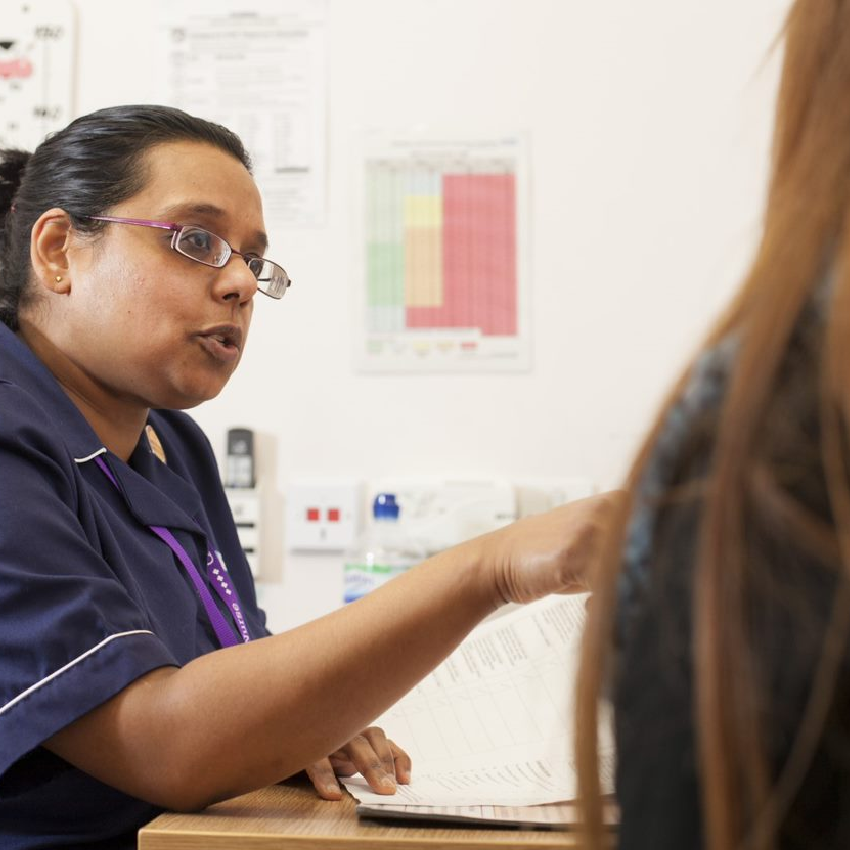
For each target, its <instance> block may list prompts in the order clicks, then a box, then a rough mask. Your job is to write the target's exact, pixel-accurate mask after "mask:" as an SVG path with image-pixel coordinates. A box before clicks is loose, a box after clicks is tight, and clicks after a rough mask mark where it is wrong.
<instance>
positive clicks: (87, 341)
mask: <svg viewBox="0 0 850 850" xmlns="http://www.w3.org/2000/svg"><path fill="white" fill-rule="evenodd" d="M146 161H147V165H148V174H149V179H148V182H147V184H146V185H145V187H144V188H143V189H142V190H141V191H140V192H139V193H138V194H136V195H134V196H133V197H131V198H129V199H128V200H126V201H124V202H123V203H121V204H118V205H117V206H115V207H113V208H111V209H110V210H108V214H109V215H111V216H116V217H122V218H134V219H147V220H154V221H159V222H173V223H175V224H181V225H196V226H198V227H202V228H204V229H205V230H207V231H209V232H211V233H214V234H216V235H217V236H221V237H222V238H223V239H225V240H226V241H227V242H228V243H229V244H230V245H231V247H232V248H233V249H234V251H239V252H241V253H244V254H249V253H250V254H259V255H262V254H264V252H265V247H266V237H265V234H264V227H263V215H262V205H261V202H260V196H259V193H258V191H257V187H256V185H255V184H254V181H253V179H252V178H251V175H250V174H249V173H248V171H247V170H246V169H245V167H244V166H243V165H242V164H241V163H240V162H239V161H238V160H236V159H234V158H233V157H231V156H230V155H228V154H227V153H224V152H223V151H221V150H219V149H218V148H215V147H213V146H211V145H205V144H201V143H195V142H182V141H181V142H170V143H167V144H162V145H158V146H156V147H154V148H152V149H151V150H149V151H148V153H147V155H146ZM105 228H106V229H105V231H104V232H103V234H102V235H100V236H98V237H96V238H94V239H92V238H90V237H86V236H83V235H79V234H77V235H76V237H75V238H73V239H72V240H71V243H70V247H69V250H68V257H69V260H70V265H69V273H70V287H71V290H70V292H69V294H68V297H67V299H65V304H64V307H63V313H64V315H63V316H62V320H63V322H64V327H63V328H62V330H61V331H58V332H57V333H58V334H59V338H60V340H61V345H62V349H63V352H64V354H65V356H67V357H69V358H70V359H71V360H73V365H74V367H75V368H74V370H73V372H74V373H75V374H77V376H78V377H79V378H80V379H82V380H83V382H84V383H85V382H91V385H90V386H89V387H85V386H83V387H78V388H77V389H80V390H82V391H85V390H87V389H88V390H91V389H95V390H96V394H97V395H100V394H102V393H105V394H106V396H107V397H108V398H111V399H114V400H116V401H122V402H125V403H127V404H129V405H138V406H141V407H145V408H150V407H168V408H188V407H192V406H194V405H196V404H199V403H200V402H202V401H205V400H207V399H210V398H213V397H214V396H216V395H217V394H218V393H219V392H220V391H221V389H222V388H223V387H224V385H225V384H226V383H227V381H228V379H229V378H230V376H231V374H232V373H233V370H234V369H235V368H236V366H237V365H238V363H239V360H240V358H241V356H242V351H243V349H244V346H245V342H246V339H247V335H248V327H249V325H250V321H251V313H252V311H253V306H254V295H255V294H256V292H257V283H256V280H255V278H254V276H253V274H252V273H251V271H250V269H249V268H248V266H247V265H246V263H245V261H244V260H243V259H242V258H241V257H239V256H237V255H236V254H234V255H232V256H231V257H230V259H229V260H228V262H227V264H226V265H225V266H224V267H223V268H220V269H219V268H211V267H209V266H205V265H202V264H200V263H198V262H195V261H193V260H191V259H189V258H187V257H184V256H182V255H181V254H178V253H177V252H175V251H174V250H173V249H172V248H171V247H170V246H171V239H172V235H173V234H172V232H170V231H168V230H163V229H155V228H151V227H142V226H137V225H129V224H119V223H109V224H106V225H105ZM86 394H87V395H88V394H89V393H86Z"/></svg>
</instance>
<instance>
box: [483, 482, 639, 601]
mask: <svg viewBox="0 0 850 850" xmlns="http://www.w3.org/2000/svg"><path fill="white" fill-rule="evenodd" d="M624 505H625V494H624V493H623V492H622V491H619V490H614V491H611V492H608V493H600V494H598V495H595V496H590V497H588V498H586V499H578V500H576V501H574V502H568V503H567V504H566V505H561V506H560V507H558V508H555V509H554V510H551V511H548V512H547V513H545V514H538V515H536V516H529V517H526V518H525V519H521V520H519V521H518V522H515V523H512V524H511V525H509V526H506V527H505V528H501V529H499V530H498V531H494V532H491V533H490V534H486V535H484V536H482V537H479V538H476V540H475V541H472V542H473V543H477V544H478V545H481V546H484V553H483V554H484V558H483V563H485V564H487V565H489V566H490V567H491V568H492V570H493V581H494V582H495V586H496V588H497V591H498V597H499V598H497V600H496V601H497V603H501V602H520V603H525V602H531V601H533V600H535V599H539V598H541V597H542V596H546V595H547V594H549V593H580V592H583V591H588V590H591V589H592V584H593V577H592V572H593V569H594V567H595V565H596V564H597V562H598V560H599V556H600V554H601V552H602V547H603V544H604V541H605V539H606V536H607V534H608V531H609V528H610V527H611V525H612V522H613V520H614V518H615V517H616V516H617V514H618V513H619V511H620V509H622V508H623V507H624Z"/></svg>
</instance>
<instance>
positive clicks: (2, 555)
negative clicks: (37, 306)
mask: <svg viewBox="0 0 850 850" xmlns="http://www.w3.org/2000/svg"><path fill="white" fill-rule="evenodd" d="M149 425H150V426H151V427H152V428H153V430H154V432H155V434H156V436H157V437H158V438H159V441H160V443H161V444H162V448H163V450H164V453H165V458H166V462H163V461H162V460H160V459H159V457H157V455H156V454H154V452H153V450H152V448H151V443H150V442H149V440H148V438H147V436H143V437H142V439H141V441H140V443H139V445H138V446H137V447H136V449H135V451H134V452H133V454H132V456H131V457H130V459H129V462H127V463H125V462H124V461H122V460H120V459H119V458H118V457H116V456H115V455H113V454H111V453H110V452H108V451H107V450H106V449H105V448H104V447H103V445H102V443H101V442H100V440H99V439H98V437H97V435H96V434H95V433H94V431H93V430H92V429H91V428H90V427H89V425H88V423H87V422H86V420H85V419H84V418H83V416H82V415H81V414H80V412H79V411H78V410H77V408H76V407H75V406H74V405H73V403H72V402H71V400H70V399H69V398H68V396H67V395H66V394H65V392H64V391H63V390H62V388H61V387H60V386H59V384H58V383H57V381H56V380H55V378H54V377H53V375H52V374H51V373H50V371H49V370H48V369H46V368H45V366H44V365H43V364H42V363H41V362H40V361H39V360H38V359H37V358H36V357H35V356H34V355H33V353H32V352H31V351H30V350H29V348H27V346H26V345H25V344H24V343H23V342H22V341H20V340H19V339H18V338H17V337H16V336H15V334H14V333H12V332H11V331H10V330H9V329H8V328H7V327H6V326H5V325H2V324H0V847H2V848H3V850H24V849H26V850H35V848H39V850H45V848H54V847H63V848H68V847H73V848H86V850H96V849H97V848H101V850H103V849H104V848H116V849H117V848H122V850H123V848H135V846H136V832H137V830H138V829H139V827H141V826H143V825H144V824H145V823H146V822H147V821H149V820H150V819H151V818H152V817H153V816H154V815H156V814H157V813H158V809H157V808H156V807H154V806H152V805H150V804H149V803H146V802H144V801H142V800H137V799H135V798H133V797H129V796H127V795H126V794H123V793H121V792H119V791H117V790H115V789H113V788H111V787H109V786H106V785H104V784H102V783H100V782H98V781H97V780H95V779H94V778H92V777H91V776H89V775H88V774H86V773H84V772H83V771H80V770H77V769H76V768H75V767H73V766H71V765H70V764H68V763H67V762H65V761H63V760H62V759H60V758H58V757H57V756H55V755H53V754H51V753H50V752H48V751H47V750H45V749H43V748H42V747H41V746H40V745H41V744H42V742H43V741H45V740H46V739H48V738H49V737H50V736H52V735H53V734H55V733H56V732H58V731H59V730H60V729H62V728H63V727H64V726H67V725H68V724H69V723H71V722H73V721H74V720H76V719H77V718H79V717H80V716H81V715H83V714H85V713H86V712H88V711H90V710H91V709H93V708H95V707H96V706H98V705H101V704H102V703H103V702H105V701H106V700H108V699H109V698H110V697H112V696H114V695H115V694H117V693H118V692H119V691H120V690H121V689H122V688H124V687H125V686H126V685H128V684H129V683H130V682H132V681H133V680H135V679H137V678H139V677H140V676H143V675H144V674H145V673H147V672H149V671H151V670H153V669H155V668H157V667H163V666H166V665H172V666H180V665H183V664H185V663H187V662H188V661H191V660H192V659H193V658H197V657H198V656H200V655H203V654H204V653H207V652H212V651H214V650H216V649H218V648H219V646H220V644H219V643H218V641H217V639H216V636H215V633H214V631H213V629H212V626H211V625H210V622H209V619H208V616H207V613H206V611H205V610H204V608H203V605H202V604H201V601H200V598H199V595H198V592H197V590H196V589H195V588H194V587H193V585H192V584H191V581H190V579H189V578H188V576H187V575H186V572H185V570H184V568H183V567H182V566H181V565H180V564H179V562H178V560H177V558H176V557H175V556H174V554H173V553H172V551H171V549H169V548H168V546H167V545H166V544H165V543H164V542H163V541H162V540H160V539H159V538H158V537H156V536H155V535H154V533H153V532H152V531H151V530H150V528H149V526H150V525H157V526H164V527H166V528H168V529H169V530H170V531H171V532H172V533H173V534H174V536H175V537H176V538H177V539H178V540H179V541H180V543H181V544H182V545H183V546H184V547H185V549H186V550H187V552H188V553H189V555H190V556H191V558H192V560H193V561H194V563H195V564H196V566H197V567H198V569H199V571H200V572H201V573H202V574H203V575H205V570H204V565H205V563H206V555H207V551H208V549H209V550H215V551H218V552H220V553H221V558H222V560H223V561H224V563H225V565H226V566H227V568H228V571H229V573H230V577H231V579H232V581H233V585H234V586H235V588H236V590H237V591H238V594H239V596H240V598H241V602H242V608H243V611H244V615H245V619H246V623H247V626H248V629H249V631H250V634H251V636H252V637H254V638H256V637H262V636H264V635H266V634H268V632H267V630H266V627H265V618H264V616H263V614H262V612H261V611H260V610H259V609H258V608H257V602H256V596H255V592H254V586H253V581H252V579H251V574H250V570H249V568H248V564H247V561H246V559H245V556H244V553H243V552H242V549H241V547H240V545H239V539H238V537H237V533H236V528H235V526H234V523H233V518H232V516H231V513H230V509H229V507H228V504H227V500H226V498H225V495H224V491H223V489H222V486H221V482H220V480H219V476H218V471H217V467H216V463H215V458H214V455H213V452H212V450H211V448H210V445H209V442H208V441H207V439H206V437H205V436H204V435H203V433H202V432H201V430H200V429H199V428H198V427H197V425H196V424H195V423H194V422H193V421H192V419H191V418H190V417H189V416H187V415H186V414H184V413H181V412H176V411H164V410H163V411H152V412H151V414H150V418H149ZM98 457H99V458H102V459H105V461H106V463H107V464H108V466H109V468H110V469H111V471H112V473H113V475H114V476H115V478H116V479H117V482H118V484H119V485H120V488H121V491H119V490H118V489H117V488H116V486H115V484H113V483H112V482H110V480H109V479H108V478H107V477H106V475H104V473H103V471H102V470H101V469H100V468H99V467H98V466H97V464H96V463H95V458H98ZM213 597H214V599H215V601H216V604H219V600H218V597H217V595H216V594H213ZM221 609H222V612H223V613H224V614H225V618H226V619H227V620H228V622H229V623H231V622H232V621H231V618H230V615H229V613H228V612H227V609H226V607H225V606H224V605H221ZM234 634H235V627H234ZM198 710H199V711H203V710H204V706H199V707H198Z"/></svg>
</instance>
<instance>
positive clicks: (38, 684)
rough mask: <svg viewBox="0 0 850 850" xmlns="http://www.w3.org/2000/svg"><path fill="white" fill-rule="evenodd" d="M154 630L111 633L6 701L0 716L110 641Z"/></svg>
mask: <svg viewBox="0 0 850 850" xmlns="http://www.w3.org/2000/svg"><path fill="white" fill-rule="evenodd" d="M152 634H153V632H152V631H151V630H150V629H135V630H134V631H132V632H119V633H118V634H117V635H110V636H109V637H108V638H104V639H103V640H102V641H101V642H100V643H99V644H98V645H97V646H94V647H92V648H91V649H89V650H88V651H86V652H84V653H83V654H82V655H78V656H77V657H76V658H75V659H74V660H73V661H69V662H68V663H67V664H66V665H65V666H64V667H60V668H59V669H58V670H55V671H54V672H53V673H51V674H50V675H49V676H45V677H44V678H43V679H42V680H41V681H39V682H36V683H35V684H34V685H30V686H29V687H28V688H27V689H26V690H25V691H24V692H23V693H20V694H18V695H17V696H16V697H15V698H14V699H12V700H10V701H9V702H7V703H6V705H4V706H2V707H0V716H1V715H3V714H4V713H5V712H7V711H8V710H9V709H10V708H12V706H14V705H15V704H16V703H19V702H20V701H21V700H22V699H26V698H27V697H28V696H30V694H32V693H35V691H37V690H38V689H39V688H40V687H41V686H42V685H46V684H47V683H48V682H49V681H51V679H55V678H56V677H57V676H60V675H61V674H62V673H64V672H65V671H66V670H69V669H70V668H71V667H73V666H74V665H75V664H76V663H78V662H79V661H82V660H83V659H85V658H88V657H89V656H90V655H94V653H95V652H97V651H98V650H99V649H102V648H103V647H104V646H106V644H108V643H109V642H110V641H112V640H115V638H120V637H129V636H130V635H152Z"/></svg>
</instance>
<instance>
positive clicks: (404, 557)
mask: <svg viewBox="0 0 850 850" xmlns="http://www.w3.org/2000/svg"><path fill="white" fill-rule="evenodd" d="M372 516H373V520H374V521H373V522H372V523H371V524H370V526H369V527H368V528H367V529H366V531H365V533H364V534H363V535H362V536H361V537H360V539H359V540H358V541H357V542H356V543H355V544H354V546H352V547H351V548H350V549H348V550H347V551H346V552H345V555H344V559H343V578H344V582H343V583H344V597H343V598H344V601H345V602H354V600H355V599H359V598H360V597H361V596H365V595H366V594H367V593H368V592H369V591H370V590H374V589H375V588H376V587H380V586H381V585H382V584H384V583H385V582H387V581H389V580H390V579H391V578H393V577H395V576H397V575H400V574H401V573H403V572H404V571H405V570H407V569H409V568H410V567H412V566H415V565H416V564H418V563H419V562H420V561H421V560H422V559H423V558H424V557H425V556H424V553H423V551H422V550H421V548H420V547H419V546H418V545H417V544H416V542H415V541H414V540H412V539H410V537H409V536H408V535H407V534H405V531H404V528H403V526H401V525H400V524H399V506H398V504H397V503H396V500H395V495H394V494H393V493H379V494H378V495H377V496H376V497H375V501H374V504H373V505H372Z"/></svg>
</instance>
